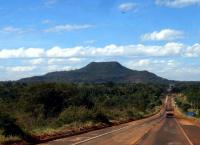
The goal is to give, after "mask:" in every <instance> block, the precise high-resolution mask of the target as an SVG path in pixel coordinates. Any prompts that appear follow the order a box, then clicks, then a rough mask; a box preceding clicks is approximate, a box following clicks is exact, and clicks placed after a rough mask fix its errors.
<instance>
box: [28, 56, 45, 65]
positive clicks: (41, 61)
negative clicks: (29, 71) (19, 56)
mask: <svg viewBox="0 0 200 145" xmlns="http://www.w3.org/2000/svg"><path fill="white" fill-rule="evenodd" d="M29 62H30V64H32V65H39V64H42V63H44V62H45V60H44V59H43V58H37V59H31V60H30V61H29Z"/></svg>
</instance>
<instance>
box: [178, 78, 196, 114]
mask: <svg viewBox="0 0 200 145" xmlns="http://www.w3.org/2000/svg"><path fill="white" fill-rule="evenodd" d="M174 92H178V93H181V94H182V95H180V96H179V97H177V98H176V102H177V105H178V106H179V107H180V108H181V109H182V110H183V111H184V112H189V111H192V112H195V113H196V115H197V117H199V116H200V83H195V82H193V83H192V82H190V83H179V84H177V85H176V87H175V88H174Z"/></svg>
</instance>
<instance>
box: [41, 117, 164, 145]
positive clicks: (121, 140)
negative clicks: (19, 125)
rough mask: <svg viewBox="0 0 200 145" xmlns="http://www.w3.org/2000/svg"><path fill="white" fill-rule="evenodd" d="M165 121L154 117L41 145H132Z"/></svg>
mask: <svg viewBox="0 0 200 145" xmlns="http://www.w3.org/2000/svg"><path fill="white" fill-rule="evenodd" d="M163 119H164V116H160V114H157V115H155V116H153V117H150V118H147V119H143V120H139V121H133V122H130V123H127V124H122V125H119V126H114V127H109V128H106V129H101V130H97V131H92V132H88V133H85V134H81V135H77V136H73V137H67V138H63V139H58V140H54V141H51V142H48V143H44V144H41V145H132V144H134V143H135V142H136V141H137V140H139V139H140V138H141V137H142V136H143V135H144V134H145V133H147V132H148V131H149V130H150V129H152V128H153V127H155V126H156V125H157V124H158V123H159V122H161V121H162V120H163Z"/></svg>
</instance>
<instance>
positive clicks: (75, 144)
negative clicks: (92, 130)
mask: <svg viewBox="0 0 200 145" xmlns="http://www.w3.org/2000/svg"><path fill="white" fill-rule="evenodd" d="M130 126H131V125H128V126H125V127H122V128H119V129H116V130H113V131H110V132H107V133H104V134H100V135H98V136H94V137H91V138H89V139H86V140H83V141H80V142H77V143H74V144H73V145H78V144H81V143H84V142H88V141H90V140H93V139H96V138H98V137H101V136H104V135H107V134H111V133H113V132H116V131H119V130H122V129H125V128H128V127H130Z"/></svg>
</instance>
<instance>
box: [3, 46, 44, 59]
mask: <svg viewBox="0 0 200 145" xmlns="http://www.w3.org/2000/svg"><path fill="white" fill-rule="evenodd" d="M44 52H45V50H44V49H42V48H27V49H25V48H18V49H2V50H0V58H34V57H35V58H38V57H42V56H44Z"/></svg>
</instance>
